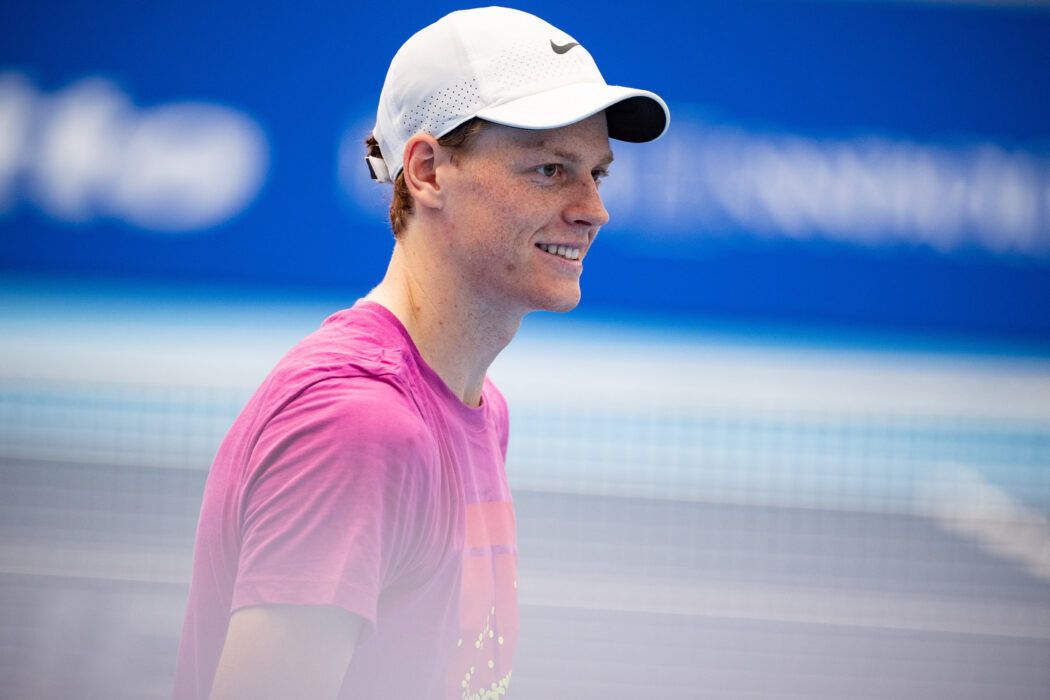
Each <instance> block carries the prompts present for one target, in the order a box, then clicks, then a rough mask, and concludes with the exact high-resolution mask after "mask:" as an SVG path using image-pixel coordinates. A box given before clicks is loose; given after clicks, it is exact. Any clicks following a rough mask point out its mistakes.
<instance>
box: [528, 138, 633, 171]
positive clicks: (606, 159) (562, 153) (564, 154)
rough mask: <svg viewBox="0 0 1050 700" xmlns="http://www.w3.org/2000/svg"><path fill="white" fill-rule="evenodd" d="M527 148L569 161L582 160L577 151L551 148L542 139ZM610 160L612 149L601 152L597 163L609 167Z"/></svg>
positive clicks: (611, 160) (611, 159) (576, 161)
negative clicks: (601, 154)
mask: <svg viewBox="0 0 1050 700" xmlns="http://www.w3.org/2000/svg"><path fill="white" fill-rule="evenodd" d="M529 150H537V151H546V152H548V153H550V154H551V155H553V156H555V157H557V158H560V159H562V160H567V161H569V162H570V163H580V162H582V161H583V156H581V155H580V154H579V153H574V152H572V151H566V150H564V149H561V148H551V147H550V146H548V145H547V144H545V143H543V142H542V141H541V142H540V143H538V144H536V145H534V146H532V147H531V148H530V149H529ZM612 162H613V153H612V151H606V152H605V153H604V154H603V156H602V158H601V160H599V161H598V165H599V166H600V167H603V168H607V167H609V165H610V164H611V163H612Z"/></svg>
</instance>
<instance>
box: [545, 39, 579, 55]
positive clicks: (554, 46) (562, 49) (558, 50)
mask: <svg viewBox="0 0 1050 700" xmlns="http://www.w3.org/2000/svg"><path fill="white" fill-rule="evenodd" d="M573 46H579V44H578V43H576V42H575V41H572V42H569V43H568V44H566V45H565V46H558V45H557V44H555V43H554V39H551V49H553V50H554V53H556V54H563V53H565V52H566V51H568V50H569V49H571V48H572V47H573Z"/></svg>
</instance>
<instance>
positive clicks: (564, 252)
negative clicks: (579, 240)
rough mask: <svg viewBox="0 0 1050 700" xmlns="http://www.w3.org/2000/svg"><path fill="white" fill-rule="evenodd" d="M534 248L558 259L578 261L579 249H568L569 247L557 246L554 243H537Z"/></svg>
mask: <svg viewBox="0 0 1050 700" xmlns="http://www.w3.org/2000/svg"><path fill="white" fill-rule="evenodd" d="M536 247H537V248H539V249H540V250H542V251H544V252H545V253H550V254H551V255H558V256H560V257H563V258H565V259H566V260H579V259H580V249H579V248H570V247H569V246H566V245H557V244H555V243H537V244H536Z"/></svg>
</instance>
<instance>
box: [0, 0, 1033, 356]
mask: <svg viewBox="0 0 1050 700" xmlns="http://www.w3.org/2000/svg"><path fill="white" fill-rule="evenodd" d="M518 6H519V7H521V9H525V10H528V11H531V12H534V13H536V14H538V15H540V16H541V17H544V18H545V19H547V20H548V21H550V22H552V23H553V24H555V25H558V26H560V27H563V28H564V29H566V30H567V31H568V32H569V33H570V34H572V35H573V36H574V38H576V39H577V40H579V41H580V42H581V43H582V44H583V45H584V46H585V47H586V48H587V49H588V50H589V51H590V52H591V54H592V55H593V56H594V57H595V59H596V61H597V63H598V65H599V67H600V68H601V69H602V72H603V74H604V76H605V78H606V80H607V81H608V82H610V83H616V84H622V85H630V86H634V87H642V88H646V89H651V90H653V91H655V92H657V93H659V94H660V95H661V96H663V97H664V98H665V99H666V100H667V101H668V103H669V104H670V107H671V110H672V123H671V127H670V130H669V132H668V133H667V134H666V136H665V137H664V138H663V139H662V140H661V141H659V142H657V143H654V144H647V145H643V146H631V145H627V144H614V146H615V152H616V156H617V162H616V163H615V164H614V166H613V168H612V175H611V177H610V178H609V180H608V181H607V182H606V183H605V184H604V185H603V188H604V193H605V199H606V204H607V207H608V209H609V211H610V213H611V215H612V220H611V222H610V224H609V225H608V226H607V227H606V228H605V229H604V230H603V232H602V235H601V236H600V238H599V241H598V245H596V246H595V248H594V249H593V251H592V254H591V256H590V257H589V259H588V264H587V267H586V271H585V275H584V304H583V308H584V309H589V310H592V311H595V312H606V311H617V310H619V311H629V312H633V313H638V314H657V315H661V316H666V315H669V314H671V315H680V316H687V317H692V318H697V319H707V320H711V319H714V320H721V319H738V320H743V321H745V322H777V323H789V324H802V325H816V326H831V327H835V328H839V329H843V330H850V329H853V328H869V329H872V328H873V329H890V330H903V331H907V332H913V331H918V332H924V333H925V332H932V333H948V334H963V335H969V336H977V337H990V338H1001V339H1028V340H1033V339H1034V340H1037V341H1040V342H1042V341H1045V340H1047V339H1050V97H1048V92H1050V91H1048V90H1047V85H1048V83H1047V75H1048V68H1050V41H1048V38H1050V11H1048V10H1047V9H1046V7H1045V6H1043V7H1012V6H1003V5H998V4H996V5H979V4H956V3H909V2H900V3H898V2H802V1H801V0H799V1H796V0H779V1H773V0H770V1H760V0H744V1H742V2H737V3H686V2H661V1H657V2H650V3H646V4H644V5H627V4H610V3H598V2H588V1H583V2H576V3H556V2H529V3H523V4H520V5H518ZM459 7H461V6H459V5H452V4H449V3H443V2H436V3H428V4H426V5H422V4H420V5H412V6H408V7H405V6H402V5H401V4H395V3H387V4H378V5H369V6H362V5H360V4H356V3H348V2H335V3H327V2H326V3H322V2H305V3H296V4H295V5H288V4H287V3H277V2H272V1H270V0H262V1H256V2H247V1H245V0H231V1H229V2H221V3H214V2H207V3H206V2H203V1H201V0H188V1H185V2H180V3H175V2H168V1H162V2H152V3H132V4H129V3H120V2H113V1H111V0H110V1H105V0H102V1H97V2H92V3H83V2H75V3H68V2H57V1H56V0H39V1H38V2H34V3H24V4H21V5H19V6H17V7H15V6H12V7H10V8H7V9H5V10H4V12H3V14H4V15H5V17H4V22H2V23H0V273H2V274H3V275H4V276H5V277H9V278H13V277H19V278H24V277H33V278H46V279H55V278H57V279H68V280H81V279H100V278H102V279H107V280H113V279H115V280H128V281H151V282H152V281H156V282H163V283H166V284H174V285H176V286H180V287H183V286H184V287H186V288H194V287H197V286H201V285H209V286H215V285H219V286H224V285H228V286H230V287H234V288H237V289H252V288H259V287H267V288H270V289H273V288H277V289H279V290H286V291H287V292H288V293H300V292H309V291H314V290H325V291H332V290H336V291H339V290H347V291H352V292H354V293H360V292H362V291H365V290H367V289H368V288H369V287H370V286H371V285H373V284H374V283H375V282H377V281H378V280H379V278H380V276H381V274H382V271H383V269H384V267H385V262H386V258H387V256H388V254H389V251H390V248H391V246H392V239H391V237H390V234H389V229H388V225H387V223H386V220H385V204H386V198H387V196H388V194H387V190H386V189H385V187H384V186H382V185H378V184H376V183H374V182H373V181H371V180H370V179H369V178H368V174H367V169H366V167H365V164H364V162H363V155H364V148H363V145H362V141H363V139H364V138H365V137H366V136H367V135H368V133H369V131H370V128H371V125H372V121H373V119H374V110H375V105H376V101H377V99H378V94H379V90H380V88H381V86H382V81H383V77H384V74H385V70H386V66H387V65H388V63H389V60H390V58H391V57H392V56H393V54H394V52H395V51H396V50H397V48H398V46H400V44H401V43H402V42H403V41H404V40H405V39H406V38H407V37H408V36H409V35H410V34H411V33H412V32H414V31H415V30H417V29H419V28H421V27H422V26H424V25H425V24H428V23H429V22H431V21H433V20H435V19H437V18H438V17H440V16H441V15H443V14H445V13H446V12H448V11H451V10H454V9H459Z"/></svg>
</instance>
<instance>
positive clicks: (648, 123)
mask: <svg viewBox="0 0 1050 700" xmlns="http://www.w3.org/2000/svg"><path fill="white" fill-rule="evenodd" d="M667 121H668V115H667V108H666V106H665V105H664V103H663V101H662V100H660V98H659V97H657V96H656V95H654V94H652V93H649V92H645V91H640V90H632V89H628V88H621V87H613V86H609V85H606V84H605V82H604V80H603V79H602V77H601V75H600V74H599V72H598V69H597V67H596V66H595V65H594V62H593V60H592V59H591V57H590V55H589V54H588V53H587V51H586V50H585V49H584V48H583V47H582V46H580V45H579V44H578V43H577V42H576V41H575V40H574V39H573V38H572V37H570V36H569V35H567V34H565V33H564V32H562V31H560V30H558V29H555V28H554V27H552V26H551V25H549V24H547V23H546V22H543V21H542V20H540V19H538V18H536V17H533V16H531V15H528V14H525V13H522V12H518V11H514V10H507V9H502V8H486V9H479V10H469V11H464V12H457V13H453V14H451V15H448V16H447V17H445V18H443V19H441V20H440V21H438V22H437V23H435V24H433V25H431V26H429V27H427V28H425V29H423V30H422V31H420V32H419V33H417V34H416V35H415V36H413V37H412V38H410V39H409V40H408V42H406V43H405V45H404V46H403V47H402V48H401V49H400V51H398V53H397V55H396V56H395V57H394V59H393V62H392V63H391V66H390V70H389V73H388V74H387V78H386V83H385V84H384V87H383V92H382V95H381V96H380V100H379V112H378V117H377V121H376V127H375V131H374V142H373V143H372V153H371V155H370V156H369V157H368V163H369V168H370V169H371V171H372V173H373V176H374V177H376V179H379V180H381V181H393V182H394V183H395V194H394V201H393V204H392V207H391V220H392V223H393V227H394V234H395V245H394V251H393V255H392V257H391V260H390V265H389V268H388V269H387V272H386V276H385V277H384V279H383V280H382V282H381V283H380V284H379V286H377V287H376V288H375V289H374V290H372V292H371V293H370V294H368V296H367V297H366V298H365V299H363V300H360V301H358V302H357V303H356V304H355V305H354V307H353V308H351V309H349V310H346V311H342V312H340V313H337V314H335V315H334V316H332V317H331V318H329V319H328V320H327V321H325V323H324V324H323V325H322V327H321V328H320V329H319V330H318V331H317V332H316V333H314V334H313V335H311V336H309V337H308V338H306V339H305V340H304V341H303V342H301V343H300V344H299V345H297V346H296V347H295V348H294V349H293V350H292V351H291V352H290V353H289V354H288V355H287V356H286V357H285V358H284V359H282V360H281V362H280V363H279V364H278V366H277V367H276V368H275V369H274V371H273V372H272V373H271V375H270V376H269V377H268V378H267V379H266V381H265V382H264V383H263V385H262V387H260V389H259V390H258V392H257V393H256V394H255V396H254V397H253V398H252V399H251V401H250V402H249V404H248V405H247V407H246V408H245V409H244V412H243V413H242V414H241V416H240V417H239V418H238V419H237V422H236V423H235V424H234V426H233V428H232V429H231V430H230V433H229V435H228V436H227V438H226V440H225V441H224V443H223V445H222V447H221V448H220V450H219V453H218V455H217V457H216V460H215V463H214V465H213V467H212V471H211V473H210V475H209V479H208V484H207V488H206V490H205V495H204V503H203V506H202V510H201V518H200V525H199V529H198V534H197V544H196V552H195V559H194V573H193V581H192V585H191V590H190V601H189V606H188V611H187V615H186V623H185V627H184V630H183V639H182V647H181V649H180V652H179V660H178V668H177V674H176V675H177V678H176V688H175V695H176V697H177V698H203V697H207V696H209V694H210V697H212V698H213V699H214V700H221V699H225V698H253V699H257V698H360V699H368V698H380V697H382V698H412V699H414V700H418V699H420V698H483V697H497V696H498V695H502V694H505V693H506V692H507V688H508V686H509V684H510V681H511V676H512V661H513V654H514V646H515V642H516V639H517V632H518V619H517V578H516V566H517V550H516V544H515V533H514V514H513V508H512V504H511V497H510V492H509V490H508V488H507V480H506V476H505V474H504V468H503V461H504V457H505V454H506V448H507V409H506V405H505V403H504V401H503V398H502V397H501V396H500V394H499V392H498V391H497V390H496V388H495V387H494V386H493V385H492V384H491V383H490V382H489V381H488V379H487V378H486V371H487V369H488V367H489V365H490V363H491V362H492V361H493V359H494V358H495V357H496V355H497V354H498V353H499V352H500V350H502V349H503V348H504V347H505V346H506V345H507V343H509V342H510V340H511V339H512V338H513V337H514V334H515V332H516V331H517V329H518V326H519V324H520V322H521V319H522V317H523V316H524V315H525V314H527V313H529V312H530V311H534V310H537V309H546V310H553V311H567V310H569V309H571V308H573V307H574V306H576V304H577V302H578V301H579V298H580V287H579V278H580V272H581V269H582V261H583V259H584V257H585V256H586V254H587V251H588V249H589V248H590V245H591V243H592V242H593V241H594V237H595V235H596V234H597V233H598V229H599V227H601V226H602V225H603V224H604V223H605V222H606V221H607V220H608V215H607V213H606V211H605V209H604V207H603V206H602V202H601V198H600V197H599V195H598V183H599V181H600V180H601V178H602V177H603V176H604V175H605V173H606V169H607V168H608V166H609V163H610V162H611V161H612V158H613V156H612V153H611V151H610V149H609V138H610V137H612V138H618V139H625V140H630V141H647V140H651V139H654V138H656V137H657V136H659V135H660V134H661V133H663V131H664V130H665V129H666V126H667Z"/></svg>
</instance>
